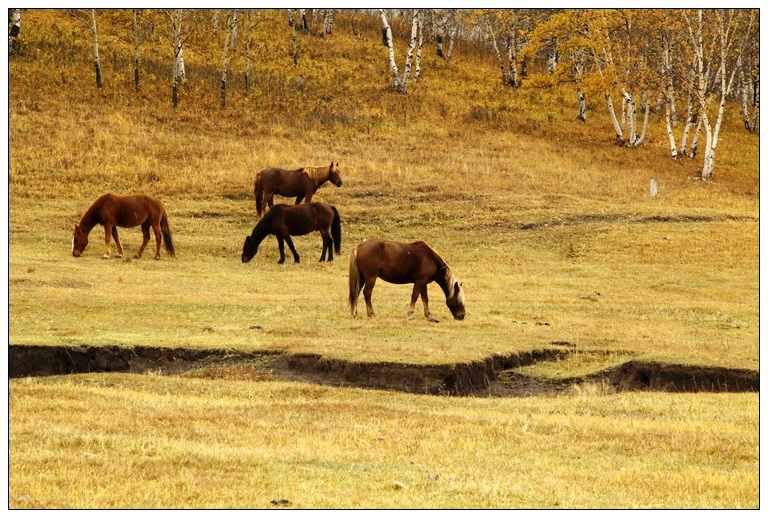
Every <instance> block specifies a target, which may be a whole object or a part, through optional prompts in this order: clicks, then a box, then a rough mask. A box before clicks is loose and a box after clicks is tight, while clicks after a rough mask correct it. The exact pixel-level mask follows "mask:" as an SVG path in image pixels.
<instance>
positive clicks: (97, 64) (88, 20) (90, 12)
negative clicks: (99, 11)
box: [69, 9, 102, 88]
mask: <svg viewBox="0 0 768 518" xmlns="http://www.w3.org/2000/svg"><path fill="white" fill-rule="evenodd" d="M69 12H70V14H71V15H72V16H74V17H75V18H77V19H78V20H80V21H81V22H83V23H85V24H86V25H87V26H88V28H90V29H91V32H92V33H93V64H94V68H95V70H96V87H97V88H101V87H102V82H101V61H100V60H99V30H98V27H97V26H96V9H70V10H69Z"/></svg>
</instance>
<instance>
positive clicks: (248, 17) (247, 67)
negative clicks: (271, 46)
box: [245, 9, 253, 98]
mask: <svg viewBox="0 0 768 518" xmlns="http://www.w3.org/2000/svg"><path fill="white" fill-rule="evenodd" d="M245 23H246V24H247V29H248V30H247V31H246V33H247V37H246V40H245V97H246V98H248V91H249V89H250V86H251V29H252V28H253V27H252V24H251V11H250V9H249V10H248V11H247V14H246V17H245Z"/></svg>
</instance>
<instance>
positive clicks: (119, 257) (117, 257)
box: [115, 254, 123, 259]
mask: <svg viewBox="0 0 768 518" xmlns="http://www.w3.org/2000/svg"><path fill="white" fill-rule="evenodd" d="M122 258H123V255H122V254H118V255H116V256H115V259H122Z"/></svg>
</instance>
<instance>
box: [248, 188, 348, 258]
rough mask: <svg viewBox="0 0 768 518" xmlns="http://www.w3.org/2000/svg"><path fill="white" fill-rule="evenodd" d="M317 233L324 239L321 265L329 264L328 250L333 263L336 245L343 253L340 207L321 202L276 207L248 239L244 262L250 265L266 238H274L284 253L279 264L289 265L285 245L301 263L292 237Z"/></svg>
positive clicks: (266, 215) (281, 252)
mask: <svg viewBox="0 0 768 518" xmlns="http://www.w3.org/2000/svg"><path fill="white" fill-rule="evenodd" d="M315 230H319V231H320V235H321V236H322V238H323V255H321V256H320V261H325V252H326V250H327V251H328V260H329V261H333V248H332V245H335V246H336V253H337V254H339V253H341V220H340V219H339V213H338V211H337V210H336V207H332V206H331V205H328V204H326V203H319V202H312V203H304V204H303V205H275V206H274V207H272V208H271V209H270V210H269V212H267V213H266V214H265V215H264V217H263V218H261V220H259V222H258V223H257V224H256V227H254V229H253V232H252V233H251V235H250V236H248V237H246V238H245V243H244V244H243V255H242V261H243V262H244V263H247V262H248V261H250V260H251V259H253V256H254V255H256V252H258V251H259V245H260V244H261V242H262V241H264V238H265V237H267V236H268V235H269V234H273V235H274V236H275V237H277V246H278V248H279V249H280V260H279V261H278V263H279V264H282V263H284V262H285V249H284V247H283V241H285V242H287V243H288V248H290V249H291V252H292V253H293V259H294V261H295V262H297V263H298V262H299V254H298V253H297V252H296V248H294V246H293V241H292V240H291V236H303V235H305V234H309V233H310V232H314V231H315Z"/></svg>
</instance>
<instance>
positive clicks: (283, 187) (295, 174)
mask: <svg viewBox="0 0 768 518" xmlns="http://www.w3.org/2000/svg"><path fill="white" fill-rule="evenodd" d="M325 182H331V183H332V184H333V185H335V186H336V187H341V171H339V163H338V162H331V165H330V166H326V167H302V168H301V169H296V170H294V171H289V170H287V169H279V168H277V167H272V168H270V169H264V170H263V171H261V172H260V173H259V174H257V175H256V181H255V182H254V185H253V194H254V196H255V197H256V212H257V213H258V214H259V216H261V215H262V214H263V213H264V209H265V208H266V206H267V204H269V207H270V208H272V207H274V205H275V202H274V199H273V198H274V196H275V194H279V195H280V196H285V197H288V198H293V197H294V196H295V197H296V203H295V205H298V204H299V203H301V200H303V199H306V203H309V202H311V201H312V196H313V195H314V194H315V192H316V191H317V190H318V189H319V188H320V187H321V186H322V185H323V184H324V183H325Z"/></svg>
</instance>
